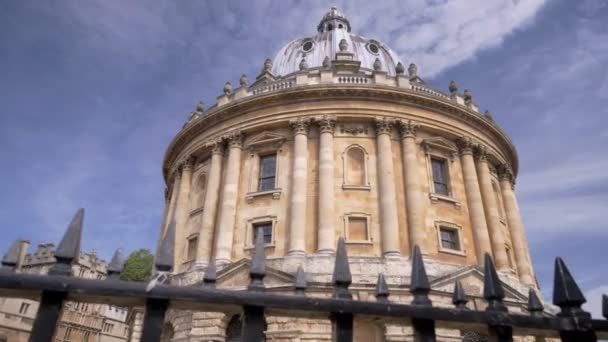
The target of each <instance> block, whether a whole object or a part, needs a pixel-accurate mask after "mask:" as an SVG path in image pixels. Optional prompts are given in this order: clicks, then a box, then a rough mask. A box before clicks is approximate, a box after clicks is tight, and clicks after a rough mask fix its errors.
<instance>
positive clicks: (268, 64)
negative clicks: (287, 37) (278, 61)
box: [262, 58, 272, 72]
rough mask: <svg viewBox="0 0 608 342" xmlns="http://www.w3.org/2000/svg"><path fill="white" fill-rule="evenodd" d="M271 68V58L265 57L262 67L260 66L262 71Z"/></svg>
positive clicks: (267, 70)
mask: <svg viewBox="0 0 608 342" xmlns="http://www.w3.org/2000/svg"><path fill="white" fill-rule="evenodd" d="M271 69H272V59H270V58H266V60H265V61H264V67H263V68H262V72H270V70H271Z"/></svg>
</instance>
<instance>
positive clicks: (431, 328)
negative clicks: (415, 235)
mask: <svg viewBox="0 0 608 342" xmlns="http://www.w3.org/2000/svg"><path fill="white" fill-rule="evenodd" d="M430 291H431V286H430V283H429V279H428V277H427V275H426V269H425V268H424V261H423V259H422V253H421V252H420V247H418V246H417V245H416V246H414V255H413V257H412V275H411V277H410V292H411V293H412V294H413V295H414V299H413V300H412V304H413V305H416V306H420V307H431V306H433V303H432V302H431V300H430V299H429V292H430ZM412 327H413V328H414V341H416V342H435V340H436V337H435V321H433V320H430V319H418V318H412Z"/></svg>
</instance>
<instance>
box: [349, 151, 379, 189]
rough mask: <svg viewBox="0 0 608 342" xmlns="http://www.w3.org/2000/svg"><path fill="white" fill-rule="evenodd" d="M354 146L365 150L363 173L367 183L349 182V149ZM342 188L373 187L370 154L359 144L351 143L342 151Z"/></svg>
mask: <svg viewBox="0 0 608 342" xmlns="http://www.w3.org/2000/svg"><path fill="white" fill-rule="evenodd" d="M352 148H358V149H360V150H361V151H362V152H363V174H364V177H365V184H347V181H348V151H349V150H350V149H352ZM342 189H344V190H367V191H369V190H371V189H372V187H371V185H370V181H369V154H368V153H367V151H366V150H365V148H363V146H361V145H359V144H351V145H349V146H348V147H346V148H345V149H344V152H342Z"/></svg>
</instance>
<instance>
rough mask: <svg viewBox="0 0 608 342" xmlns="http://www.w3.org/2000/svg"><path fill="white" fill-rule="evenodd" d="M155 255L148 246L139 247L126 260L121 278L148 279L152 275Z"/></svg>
mask: <svg viewBox="0 0 608 342" xmlns="http://www.w3.org/2000/svg"><path fill="white" fill-rule="evenodd" d="M153 262H154V255H152V253H150V250H148V249H146V248H141V249H138V250H136V251H134V252H132V253H131V254H129V257H128V258H127V261H125V264H124V266H123V268H122V272H120V279H121V280H127V281H148V280H149V279H150V276H151V275H152V263H153Z"/></svg>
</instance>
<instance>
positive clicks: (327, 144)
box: [317, 116, 336, 254]
mask: <svg viewBox="0 0 608 342" xmlns="http://www.w3.org/2000/svg"><path fill="white" fill-rule="evenodd" d="M318 123H319V132H320V135H319V202H318V205H319V207H318V217H319V225H318V228H317V229H318V231H317V253H319V254H332V253H333V252H334V246H335V245H336V243H335V242H336V229H335V222H336V218H335V213H334V201H335V197H334V130H335V126H336V119H335V117H331V116H324V117H322V118H320V119H319V120H318Z"/></svg>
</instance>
